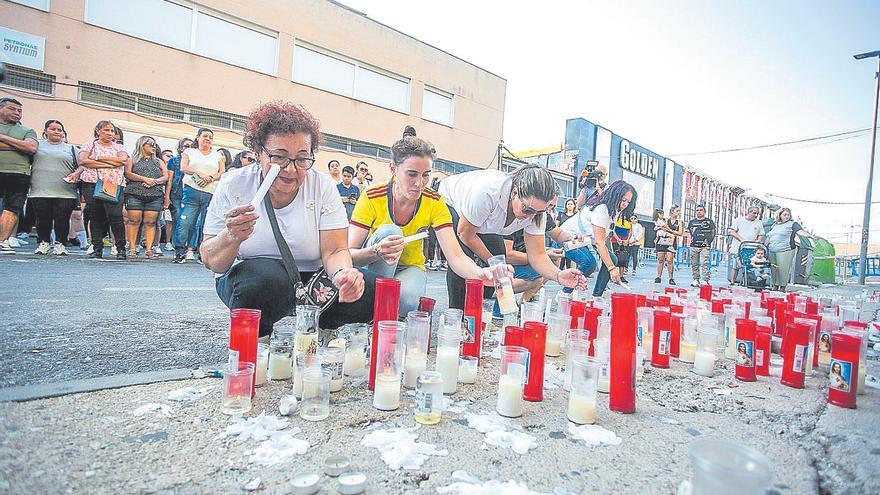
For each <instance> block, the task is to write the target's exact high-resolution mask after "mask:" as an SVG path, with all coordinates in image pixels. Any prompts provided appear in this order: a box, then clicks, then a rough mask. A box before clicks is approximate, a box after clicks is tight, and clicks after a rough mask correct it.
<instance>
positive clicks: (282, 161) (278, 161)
mask: <svg viewBox="0 0 880 495" xmlns="http://www.w3.org/2000/svg"><path fill="white" fill-rule="evenodd" d="M291 162H293V166H294V167H296V168H297V169H299V170H308V169H310V168H312V165H314V164H315V157H308V158H303V157H294V158H290V157H289V156H284V155H269V163H271V164H273V165H278V166H279V167H281V168H284V167H286V166H288V165H290V163H291Z"/></svg>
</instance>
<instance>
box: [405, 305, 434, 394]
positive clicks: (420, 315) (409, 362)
mask: <svg viewBox="0 0 880 495" xmlns="http://www.w3.org/2000/svg"><path fill="white" fill-rule="evenodd" d="M430 329H431V317H430V315H429V314H428V313H425V312H423V311H410V312H409V313H407V315H406V358H405V359H404V370H403V386H404V387H406V388H416V383H417V381H418V379H419V375H421V374H422V372H423V371H425V368H426V365H427V363H428V332H429V331H430Z"/></svg>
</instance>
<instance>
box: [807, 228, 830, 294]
mask: <svg viewBox="0 0 880 495" xmlns="http://www.w3.org/2000/svg"><path fill="white" fill-rule="evenodd" d="M834 254H835V253H834V245H833V244H831V243H830V242H828V241H827V240H825V239H823V238H821V237H816V238H814V239H813V274H812V275H811V276H810V281H811V282H817V283H820V284H833V283H834V282H835V280H834Z"/></svg>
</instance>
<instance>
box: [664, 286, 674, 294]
mask: <svg viewBox="0 0 880 495" xmlns="http://www.w3.org/2000/svg"><path fill="white" fill-rule="evenodd" d="M663 293H664V294H675V288H674V287H666V288H665V289H663Z"/></svg>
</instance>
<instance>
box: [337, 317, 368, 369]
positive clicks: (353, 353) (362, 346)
mask: <svg viewBox="0 0 880 495" xmlns="http://www.w3.org/2000/svg"><path fill="white" fill-rule="evenodd" d="M358 326H359V327H360V328H358V329H352V331H350V332H349V333H348V338H347V340H346V345H345V361H344V362H343V365H342V371H343V373H344V374H345V376H350V377H358V376H364V375H365V374H366V372H367V331H368V329H369V327H367V326H363V325H358Z"/></svg>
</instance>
